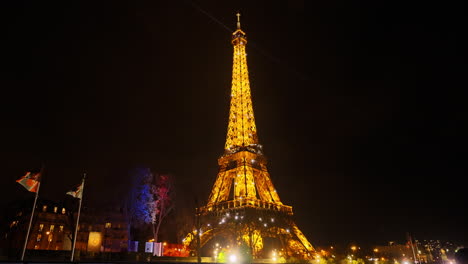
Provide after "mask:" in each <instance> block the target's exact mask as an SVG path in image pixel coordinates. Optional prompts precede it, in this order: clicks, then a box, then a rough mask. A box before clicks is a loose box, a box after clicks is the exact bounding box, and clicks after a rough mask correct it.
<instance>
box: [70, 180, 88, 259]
mask: <svg viewBox="0 0 468 264" xmlns="http://www.w3.org/2000/svg"><path fill="white" fill-rule="evenodd" d="M85 178H86V173H85V174H84V175H83V183H82V185H81V192H82V193H81V199H80V204H79V206H78V216H77V217H76V225H75V235H74V236H73V248H72V253H71V258H70V261H71V262H73V257H74V256H75V245H76V236H77V233H78V224H79V221H80V213H81V201H82V200H83V192H84V184H85Z"/></svg>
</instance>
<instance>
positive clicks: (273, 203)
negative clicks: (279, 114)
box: [184, 14, 315, 259]
mask: <svg viewBox="0 0 468 264" xmlns="http://www.w3.org/2000/svg"><path fill="white" fill-rule="evenodd" d="M232 44H233V45H234V63H233V70H232V88H231V103H230V111H229V124H228V131H227V138H226V145H225V147H224V149H225V151H224V154H223V155H222V156H221V157H220V158H219V159H218V165H219V172H218V176H217V178H216V181H215V183H214V186H213V189H212V191H211V194H210V196H209V199H208V203H207V205H206V206H203V207H200V208H197V212H196V214H197V219H198V220H199V221H198V222H199V223H200V224H199V226H198V230H199V231H197V230H195V231H194V232H192V233H191V234H189V235H188V236H187V237H186V238H185V239H184V244H185V245H187V246H189V247H190V248H191V249H195V248H197V247H198V248H202V251H203V252H210V253H209V254H210V255H212V254H214V252H217V250H218V249H219V247H230V248H231V249H232V248H235V247H238V246H239V245H244V247H246V248H248V249H249V250H250V252H251V254H252V255H253V256H254V257H255V258H266V257H271V256H272V255H271V254H276V255H277V256H278V258H280V257H281V256H284V257H291V256H293V257H297V258H303V259H308V258H312V253H313V252H314V251H315V250H314V248H313V247H312V245H311V244H310V243H309V241H308V240H307V238H306V237H305V236H304V235H303V233H302V232H301V231H300V230H299V228H298V227H297V225H296V224H295V223H294V221H293V211H292V207H291V206H288V205H284V204H283V203H282V202H281V201H280V198H279V195H278V193H277V191H276V189H275V188H274V186H273V183H272V181H271V179H270V175H269V173H268V170H267V166H266V165H267V161H266V158H265V156H264V155H263V153H262V146H261V145H260V144H259V142H258V138H257V129H256V126H255V119H254V113H253V107H252V99H251V95H250V84H249V76H248V70H247V56H246V52H245V46H246V44H247V38H246V35H245V32H244V31H242V30H241V27H240V14H237V30H236V31H235V32H234V33H233V34H232ZM197 233H198V234H199V235H198V236H199V240H197ZM220 245H221V246H220Z"/></svg>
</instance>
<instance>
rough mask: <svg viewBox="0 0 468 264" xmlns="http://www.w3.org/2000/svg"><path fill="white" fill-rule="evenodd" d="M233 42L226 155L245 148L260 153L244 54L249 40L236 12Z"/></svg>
mask: <svg viewBox="0 0 468 264" xmlns="http://www.w3.org/2000/svg"><path fill="white" fill-rule="evenodd" d="M231 42H232V45H233V46H234V55H233V66H232V84H231V103H230V110H229V124H228V131H227V137H226V145H225V148H224V149H225V153H226V154H228V153H233V152H237V151H241V150H243V149H246V148H249V149H250V150H251V151H254V152H260V151H261V146H260V145H259V144H258V138H257V128H256V126H255V118H254V114H253V107H252V98H251V95H250V82H249V71H248V68H247V54H246V52H245V45H246V44H247V37H246V36H245V32H244V31H242V30H241V29H240V13H237V30H236V31H234V33H232V41H231Z"/></svg>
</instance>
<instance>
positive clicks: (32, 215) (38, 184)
mask: <svg viewBox="0 0 468 264" xmlns="http://www.w3.org/2000/svg"><path fill="white" fill-rule="evenodd" d="M40 187H41V182H40V181H39V182H38V183H37V192H36V196H35V197H34V205H33V208H32V212H31V217H30V218H29V226H28V232H26V240H25V241H24V246H23V253H22V254H21V261H23V259H24V253H25V252H26V246H27V245H28V239H29V232H30V231H31V225H32V220H33V217H34V211H35V209H36V202H37V197H38V196H39V188H40Z"/></svg>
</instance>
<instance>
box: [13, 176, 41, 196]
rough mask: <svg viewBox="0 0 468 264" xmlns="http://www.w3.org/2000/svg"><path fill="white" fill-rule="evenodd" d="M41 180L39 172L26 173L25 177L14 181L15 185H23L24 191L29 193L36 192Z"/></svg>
mask: <svg viewBox="0 0 468 264" xmlns="http://www.w3.org/2000/svg"><path fill="white" fill-rule="evenodd" d="M40 178H41V172H36V173H32V172H29V171H28V172H26V175H24V176H23V177H21V178H20V179H18V180H16V182H17V183H19V184H21V185H23V187H24V188H26V190H28V191H30V192H37V190H38V188H39V182H40Z"/></svg>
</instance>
